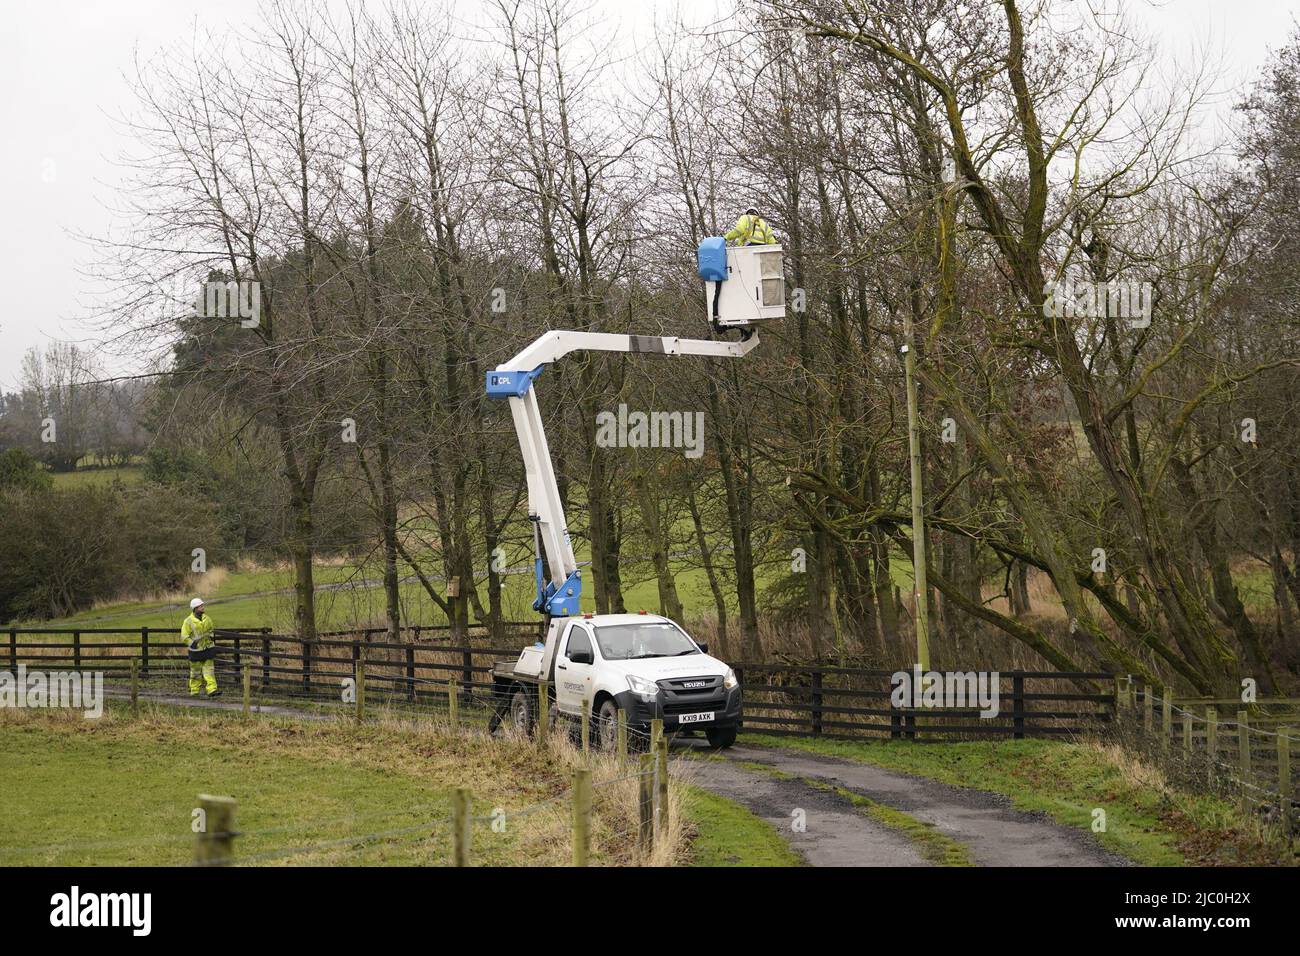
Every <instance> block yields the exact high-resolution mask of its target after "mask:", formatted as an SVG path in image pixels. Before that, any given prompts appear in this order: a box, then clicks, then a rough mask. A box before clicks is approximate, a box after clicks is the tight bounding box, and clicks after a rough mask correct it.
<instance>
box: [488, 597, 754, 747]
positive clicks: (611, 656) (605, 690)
mask: <svg viewBox="0 0 1300 956" xmlns="http://www.w3.org/2000/svg"><path fill="white" fill-rule="evenodd" d="M543 680H545V681H546V682H547V684H548V697H549V700H550V703H551V711H552V712H551V713H549V714H547V715H546V717H547V720H548V722H549V721H550V720H551V719H552V718H553V717H554V716H562V717H567V718H571V719H573V720H577V721H580V720H581V719H582V711H583V707H582V705H583V702H584V701H585V702H586V703H587V704H588V705H589V706H590V708H591V709H590V711H589V713H590V714H591V715H592V724H593V727H592V730H593V733H592V739H593V740H594V741H595V742H596V743H597V744H598V745H599V746H601V747H603V748H605V749H612V748H613V747H614V743H615V734H616V726H617V720H618V714H619V712H620V711H622V712H623V713H624V714H625V715H626V719H627V724H628V727H629V728H631V729H634V730H639V731H643V732H644V731H648V730H649V727H650V721H652V720H654V719H656V718H658V719H662V720H663V722H664V731H665V732H666V733H677V732H684V731H694V730H700V731H703V732H704V734H705V736H706V737H708V740H709V744H710V746H713V747H730V746H731V745H732V744H733V743H735V741H736V731H737V730H738V729H739V727H740V722H741V691H740V684H739V682H738V681H737V679H736V674H735V671H733V670H732V669H731V668H730V667H728V666H727V665H726V664H724V663H723V662H722V661H720V660H718V659H717V658H716V657H710V656H709V654H708V645H707V644H700V643H698V642H697V641H695V640H692V639H691V637H690V636H689V635H688V634H687V633H686V632H685V631H684V630H682V628H680V627H679V626H678V625H677V624H675V623H674V622H672V621H671V620H669V619H668V618H666V617H660V616H658V615H654V614H644V613H642V614H584V615H582V616H581V617H565V618H555V619H552V620H551V623H550V628H549V630H548V632H547V636H546V642H545V643H544V644H543V643H540V642H539V643H537V644H535V645H533V646H532V647H528V648H525V649H524V651H523V653H522V654H520V655H519V659H518V660H516V661H503V662H501V663H499V664H497V665H495V666H494V667H493V669H492V681H493V684H494V687H495V691H496V700H497V707H496V711H495V713H494V714H493V717H492V723H491V729H492V730H493V731H495V730H496V729H497V728H498V727H499V726H500V725H501V723H502V722H503V720H504V719H505V718H506V716H507V714H508V716H509V721H510V723H511V725H512V726H513V727H514V728H515V729H516V730H518V731H519V732H521V733H529V732H531V731H532V730H533V727H534V725H535V723H536V720H537V710H538V697H539V695H538V691H537V685H538V684H539V683H540V682H541V681H543Z"/></svg>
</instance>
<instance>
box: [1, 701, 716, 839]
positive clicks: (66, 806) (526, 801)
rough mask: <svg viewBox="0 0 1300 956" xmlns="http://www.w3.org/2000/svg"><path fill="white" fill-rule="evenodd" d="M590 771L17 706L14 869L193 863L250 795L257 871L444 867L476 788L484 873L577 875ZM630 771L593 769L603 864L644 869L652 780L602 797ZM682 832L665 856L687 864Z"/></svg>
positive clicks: (489, 749) (4, 757)
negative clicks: (577, 797)
mask: <svg viewBox="0 0 1300 956" xmlns="http://www.w3.org/2000/svg"><path fill="white" fill-rule="evenodd" d="M576 759H577V758H576V755H573V754H572V748H569V749H568V751H564V749H563V747H562V746H561V745H560V744H559V743H558V742H557V744H556V746H554V747H552V748H551V749H550V750H548V751H542V750H539V749H538V748H537V747H536V745H535V744H533V743H531V742H526V741H516V740H509V739H498V740H494V741H489V740H488V739H486V738H484V737H482V736H480V735H472V734H465V733H463V732H453V731H449V730H447V729H445V728H440V727H439V726H437V725H434V724H431V723H424V724H417V725H412V724H409V723H398V722H396V721H379V722H371V723H366V724H364V725H357V724H356V723H354V722H351V721H341V720H340V721H332V720H331V721H308V720H301V719H297V718H261V717H258V718H253V719H243V718H241V717H239V716H238V715H232V714H227V713H221V712H206V711H199V712H195V711H187V710H179V709H174V708H165V707H158V708H145V709H143V710H142V713H141V716H140V717H139V718H138V719H132V718H130V716H129V715H128V714H127V713H126V712H125V711H124V710H123V709H121V708H118V707H116V706H110V708H109V709H108V711H106V713H105V715H104V716H103V717H102V718H100V719H99V720H85V719H83V718H81V717H80V715H75V716H74V715H71V714H68V713H67V712H58V711H23V710H13V709H6V710H0V779H2V780H4V781H5V782H6V788H5V789H6V792H5V796H4V813H3V814H0V864H3V865H40V864H44V865H74V864H75V865H82V864H95V865H127V864H130V865H168V864H183V863H186V862H188V861H189V860H190V858H191V854H192V841H193V839H194V837H193V834H192V832H191V819H192V813H193V810H194V808H195V807H196V805H197V795H198V794H199V793H214V794H220V795H225V796H231V797H234V798H235V799H236V800H238V810H237V817H236V827H237V829H238V830H239V832H240V836H239V837H238V839H237V841H236V844H237V845H236V854H237V857H238V858H239V859H242V860H244V861H247V862H266V863H291V864H305V863H310V864H332V863H333V864H350V865H388V864H393V865H395V864H404V865H409V864H442V863H446V862H447V860H448V854H449V848H450V831H449V825H448V822H447V817H448V813H449V806H450V793H451V789H452V788H453V787H456V786H464V787H468V788H469V789H470V790H471V792H472V794H473V796H474V803H473V807H472V813H473V815H474V816H475V818H476V821H475V823H474V826H473V853H472V856H473V862H474V863H475V864H479V865H525V864H526V865H562V864H567V863H568V862H569V859H570V853H571V850H570V847H571V841H570V832H571V831H570V825H571V823H570V821H571V804H570V799H569V796H568V790H569V786H570V779H571V770H572V767H573V765H574V763H575V761H576ZM611 764H612V762H611ZM622 774H623V770H622V769H620V768H617V767H613V766H612V765H611V766H610V767H603V768H602V767H601V766H597V769H596V772H595V774H594V779H595V780H596V782H597V784H598V786H597V787H596V788H595V793H596V799H595V821H594V824H593V852H592V862H593V863H597V864H605V865H615V864H624V863H629V862H634V861H635V859H636V858H637V857H636V850H635V846H634V838H635V825H634V821H635V815H636V808H635V781H632V782H630V783H629V782H626V781H616V782H615V783H614V784H613V785H611V784H608V783H606V784H604V785H603V786H602V785H599V784H600V783H601V781H602V780H613V779H614V778H616V777H618V776H620V775H622ZM493 819H500V820H503V821H504V827H503V829H501V830H500V831H498V830H496V829H494V828H493V826H492V821H493ZM704 829H705V830H706V831H708V830H709V825H708V823H707V822H706V824H705V828H704ZM681 832H682V831H681V829H680V827H676V828H674V831H673V834H672V837H671V839H670V840H669V841H667V842H666V843H665V844H664V846H666V847H668V849H664V848H663V847H661V848H660V849H659V850H657V851H656V852H657V854H658V855H657V857H656V860H655V862H659V863H667V862H671V861H672V860H673V859H675V858H676V854H677V853H678V852H680V849H681ZM707 844H708V838H707V837H706V845H707ZM300 848H308V849H307V850H306V851H305V852H293V853H288V852H287V851H290V850H297V849H300Z"/></svg>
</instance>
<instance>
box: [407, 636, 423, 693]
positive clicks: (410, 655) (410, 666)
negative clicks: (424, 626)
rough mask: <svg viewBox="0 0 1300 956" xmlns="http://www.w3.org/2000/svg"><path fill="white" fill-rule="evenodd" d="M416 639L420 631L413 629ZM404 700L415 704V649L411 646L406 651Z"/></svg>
mask: <svg viewBox="0 0 1300 956" xmlns="http://www.w3.org/2000/svg"><path fill="white" fill-rule="evenodd" d="M415 631H416V636H417V638H418V636H419V632H420V629H419V628H418V627H417V628H416V629H415ZM406 699H407V700H408V701H409V702H410V703H412V704H414V703H415V647H414V646H411V647H408V648H407V649H406Z"/></svg>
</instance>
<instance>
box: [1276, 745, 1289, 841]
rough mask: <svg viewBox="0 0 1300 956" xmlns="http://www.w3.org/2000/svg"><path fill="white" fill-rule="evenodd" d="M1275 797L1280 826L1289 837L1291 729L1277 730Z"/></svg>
mask: <svg viewBox="0 0 1300 956" xmlns="http://www.w3.org/2000/svg"><path fill="white" fill-rule="evenodd" d="M1277 796H1278V805H1279V806H1280V807H1281V810H1282V826H1283V827H1284V828H1285V832H1286V835H1287V837H1288V838H1290V836H1291V728H1290V727H1279V728H1278V729H1277Z"/></svg>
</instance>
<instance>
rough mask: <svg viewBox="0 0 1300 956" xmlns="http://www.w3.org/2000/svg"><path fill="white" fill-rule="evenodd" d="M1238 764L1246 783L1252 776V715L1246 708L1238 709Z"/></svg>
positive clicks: (1243, 780)
mask: <svg viewBox="0 0 1300 956" xmlns="http://www.w3.org/2000/svg"><path fill="white" fill-rule="evenodd" d="M1237 765H1238V766H1239V767H1240V768H1241V779H1242V782H1243V783H1244V782H1245V780H1246V778H1247V777H1249V776H1250V717H1249V715H1248V714H1247V713H1246V711H1244V710H1239V711H1237Z"/></svg>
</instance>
